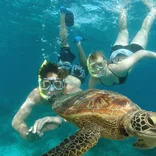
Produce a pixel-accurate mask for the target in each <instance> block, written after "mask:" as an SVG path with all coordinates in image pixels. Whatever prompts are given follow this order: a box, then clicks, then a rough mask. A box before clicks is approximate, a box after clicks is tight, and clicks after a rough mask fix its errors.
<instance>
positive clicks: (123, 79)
mask: <svg viewBox="0 0 156 156" xmlns="http://www.w3.org/2000/svg"><path fill="white" fill-rule="evenodd" d="M108 65H109V62H108V63H107V67H108ZM108 69H109V67H108ZM109 70H110V69H109ZM110 71H111V72H112V74H113V75H115V76H116V77H117V78H118V79H119V83H115V82H114V83H113V84H112V85H111V86H113V85H115V84H116V85H119V84H122V83H124V82H125V81H126V80H127V78H128V73H127V74H126V76H124V77H119V76H117V75H116V74H115V73H114V72H113V71H112V70H110ZM100 82H101V84H103V85H104V86H107V85H105V84H104V83H103V82H102V79H101V78H100ZM107 87H110V86H107Z"/></svg>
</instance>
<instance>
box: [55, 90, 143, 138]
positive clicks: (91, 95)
mask: <svg viewBox="0 0 156 156" xmlns="http://www.w3.org/2000/svg"><path fill="white" fill-rule="evenodd" d="M53 109H54V111H56V112H57V113H58V114H59V115H60V116H62V117H63V118H65V119H66V120H68V121H70V122H72V123H73V124H75V125H76V126H78V127H80V128H81V127H83V126H84V125H85V124H86V123H88V122H95V123H96V124H98V125H101V126H102V127H103V130H104V131H105V129H106V131H107V133H108V129H109V132H110V134H107V136H106V132H104V133H103V135H105V136H104V137H105V138H108V135H110V136H111V139H116V137H117V139H119V138H120V137H118V136H117V134H116V132H114V130H115V129H116V130H117V131H121V129H122V125H121V121H122V119H123V118H124V116H125V115H127V113H130V112H133V111H136V110H139V109H140V108H139V107H138V106H137V105H136V104H134V103H133V102H132V101H131V100H130V99H129V98H127V97H126V96H123V95H121V94H118V93H116V92H112V91H108V90H97V89H88V90H86V91H81V92H78V93H76V94H71V95H68V96H63V97H61V98H59V99H58V100H57V101H56V102H55V103H54V105H53ZM111 129H112V132H111ZM119 129H120V130H119ZM116 130H115V131H116ZM112 133H114V136H113V134H112ZM118 133H119V132H118ZM110 136H109V138H110ZM121 138H122V137H121Z"/></svg>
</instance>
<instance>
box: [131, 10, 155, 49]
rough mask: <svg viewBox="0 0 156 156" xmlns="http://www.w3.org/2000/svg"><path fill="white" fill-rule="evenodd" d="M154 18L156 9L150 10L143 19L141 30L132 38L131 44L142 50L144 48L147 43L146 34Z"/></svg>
mask: <svg viewBox="0 0 156 156" xmlns="http://www.w3.org/2000/svg"><path fill="white" fill-rule="evenodd" d="M155 16H156V8H152V9H151V11H150V12H149V13H148V15H147V16H146V18H145V19H144V21H143V23H142V26H141V29H140V30H139V31H138V33H137V34H136V36H135V37H134V39H133V40H132V42H131V44H138V45H140V46H142V47H143V48H144V49H145V48H146V45H147V42H148V34H149V31H150V29H151V27H152V24H153V22H154V19H155Z"/></svg>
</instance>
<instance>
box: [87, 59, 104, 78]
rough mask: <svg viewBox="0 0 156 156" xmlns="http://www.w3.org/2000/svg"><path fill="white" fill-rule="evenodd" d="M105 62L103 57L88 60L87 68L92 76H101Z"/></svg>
mask: <svg viewBox="0 0 156 156" xmlns="http://www.w3.org/2000/svg"><path fill="white" fill-rule="evenodd" d="M106 66H107V62H106V61H105V60H104V59H103V57H98V59H96V60H91V59H90V60H89V65H88V70H89V72H90V74H91V76H93V77H102V76H103V75H104V74H105V72H106Z"/></svg>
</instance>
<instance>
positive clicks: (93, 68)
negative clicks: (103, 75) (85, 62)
mask: <svg viewBox="0 0 156 156" xmlns="http://www.w3.org/2000/svg"><path fill="white" fill-rule="evenodd" d="M104 67H105V62H104V61H97V62H93V63H91V64H89V66H88V68H89V71H90V72H96V71H99V70H102V69H104Z"/></svg>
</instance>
